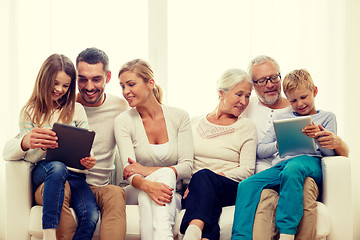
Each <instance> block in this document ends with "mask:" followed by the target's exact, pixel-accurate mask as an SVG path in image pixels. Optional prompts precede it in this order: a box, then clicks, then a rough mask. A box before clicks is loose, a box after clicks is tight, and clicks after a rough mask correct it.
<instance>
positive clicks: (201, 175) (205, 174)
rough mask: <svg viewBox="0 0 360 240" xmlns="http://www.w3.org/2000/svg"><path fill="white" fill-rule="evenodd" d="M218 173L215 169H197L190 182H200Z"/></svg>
mask: <svg viewBox="0 0 360 240" xmlns="http://www.w3.org/2000/svg"><path fill="white" fill-rule="evenodd" d="M214 174H216V173H214V172H213V171H211V170H209V169H201V170H200V171H197V172H196V173H195V174H194V175H193V176H192V177H191V181H190V182H193V183H194V182H198V181H203V180H204V179H210V178H212V176H213V175H214Z"/></svg>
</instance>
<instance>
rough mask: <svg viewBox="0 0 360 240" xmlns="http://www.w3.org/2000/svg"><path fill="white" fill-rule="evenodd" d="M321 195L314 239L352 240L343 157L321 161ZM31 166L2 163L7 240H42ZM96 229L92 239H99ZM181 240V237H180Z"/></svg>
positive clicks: (227, 229) (130, 219)
mask: <svg viewBox="0 0 360 240" xmlns="http://www.w3.org/2000/svg"><path fill="white" fill-rule="evenodd" d="M322 167H323V178H324V184H323V193H322V196H321V201H322V203H318V211H319V217H318V225H317V235H318V236H317V239H327V240H339V239H341V240H353V219H352V210H351V176H350V160H349V159H348V158H344V157H326V158H323V159H322ZM30 173H31V164H30V163H28V162H25V161H23V160H20V161H7V162H6V163H5V179H6V187H5V191H6V196H5V197H6V203H5V204H6V213H5V215H6V221H5V222H6V233H5V239H6V240H23V239H24V240H25V239H32V240H35V239H41V237H42V230H41V217H40V216H41V211H42V210H41V209H42V208H41V207H40V206H33V202H32V190H31V182H30V176H31V175H30ZM183 211H184V210H182V212H181V213H180V214H178V215H177V217H176V223H175V227H174V232H175V233H176V234H177V233H178V230H179V224H180V221H181V217H182V214H183ZM126 214H127V221H126V222H127V232H126V239H127V240H135V239H140V234H139V224H138V223H139V211H138V208H137V206H130V205H128V206H127V208H126ZM233 214H234V206H231V207H226V208H223V213H222V215H221V217H220V220H219V223H220V226H221V239H230V234H231V227H232V221H233ZM98 231H99V229H98V228H97V230H96V231H95V235H94V239H98V233H99V232H98ZM179 239H181V237H179Z"/></svg>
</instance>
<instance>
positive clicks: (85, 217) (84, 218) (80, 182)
mask: <svg viewBox="0 0 360 240" xmlns="http://www.w3.org/2000/svg"><path fill="white" fill-rule="evenodd" d="M66 180H67V181H68V182H69V185H70V189H71V205H70V206H71V207H72V208H73V209H74V211H75V213H76V216H77V218H78V227H77V230H76V232H75V235H74V238H73V239H91V238H92V236H93V233H94V231H95V228H96V223H97V221H98V218H99V212H98V208H97V205H96V200H95V196H94V194H93V192H92V191H91V189H90V187H89V185H88V184H87V183H86V176H85V174H83V173H74V172H71V171H69V170H68V169H67V168H66V165H65V164H63V163H61V162H58V161H52V162H47V161H40V162H38V163H37V164H36V166H35V167H34V169H33V171H32V184H33V188H34V190H36V189H37V188H38V187H39V186H40V185H41V184H42V183H44V192H43V218H42V224H43V229H49V228H56V229H57V228H58V226H59V223H60V213H61V209H62V205H63V201H64V185H65V182H66Z"/></svg>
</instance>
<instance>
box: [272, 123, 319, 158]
mask: <svg viewBox="0 0 360 240" xmlns="http://www.w3.org/2000/svg"><path fill="white" fill-rule="evenodd" d="M273 123H274V129H275V135H276V140H277V144H278V148H279V154H280V157H282V158H283V157H285V156H288V155H299V154H315V153H316V145H315V140H314V139H313V138H310V137H308V136H306V135H305V134H303V132H302V131H301V130H302V129H303V128H304V127H306V126H309V125H311V124H312V120H311V117H310V116H304V117H296V118H290V119H281V120H275V121H274V122H273Z"/></svg>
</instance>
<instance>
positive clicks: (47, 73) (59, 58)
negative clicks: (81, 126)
mask: <svg viewBox="0 0 360 240" xmlns="http://www.w3.org/2000/svg"><path fill="white" fill-rule="evenodd" d="M60 71H64V72H65V73H66V74H67V75H68V76H69V77H70V78H71V82H70V86H69V89H68V91H67V92H66V94H65V95H64V96H62V97H61V98H60V99H59V100H58V101H57V103H56V105H54V102H53V100H52V98H51V96H52V91H53V88H54V82H55V78H56V76H57V74H58V72H60ZM76 76H77V74H76V70H75V67H74V64H73V63H72V62H71V60H70V59H69V58H68V57H66V56H64V55H62V54H52V55H50V56H49V57H48V58H47V59H46V60H45V62H44V63H43V64H42V66H41V68H40V71H39V73H38V75H37V77H36V81H35V86H34V90H33V92H32V94H31V97H30V99H29V100H28V101H27V103H26V104H25V106H24V107H23V109H22V111H23V112H24V113H25V114H26V115H28V116H29V117H30V118H31V119H32V121H33V123H34V124H36V125H38V126H39V127H41V126H42V125H43V124H45V123H49V121H50V118H51V116H52V112H53V110H54V108H55V107H57V108H58V109H59V110H60V111H61V112H60V116H59V119H58V121H59V122H63V123H66V124H69V123H70V122H71V120H72V118H73V116H74V108H75V91H76V89H75V87H76Z"/></svg>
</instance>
